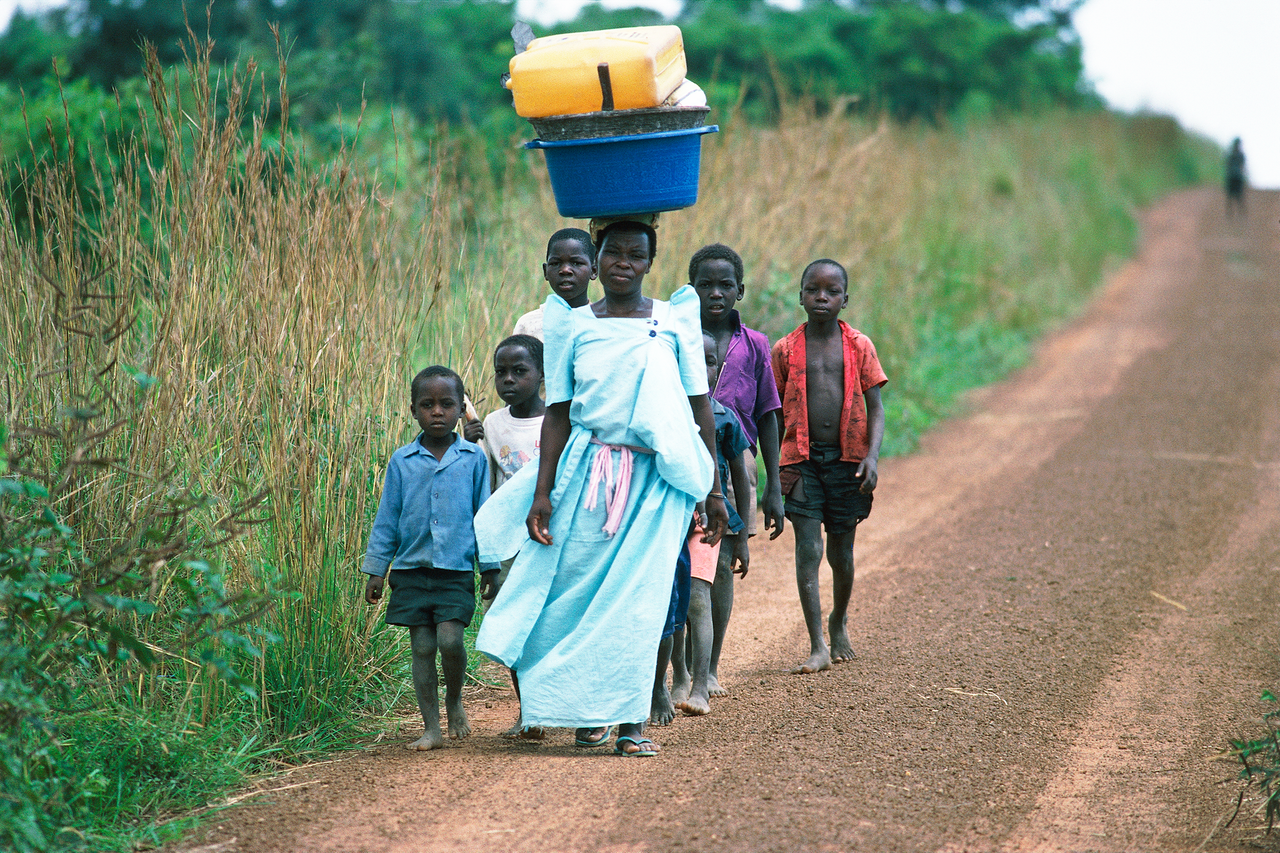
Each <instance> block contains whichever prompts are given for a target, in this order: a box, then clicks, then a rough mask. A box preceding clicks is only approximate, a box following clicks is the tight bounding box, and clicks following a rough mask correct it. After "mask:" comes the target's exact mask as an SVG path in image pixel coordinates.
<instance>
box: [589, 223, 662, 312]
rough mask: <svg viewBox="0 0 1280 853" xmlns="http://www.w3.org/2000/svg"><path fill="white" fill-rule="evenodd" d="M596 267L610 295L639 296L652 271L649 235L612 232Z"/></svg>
mask: <svg viewBox="0 0 1280 853" xmlns="http://www.w3.org/2000/svg"><path fill="white" fill-rule="evenodd" d="M596 264H597V267H598V269H599V276H600V283H601V284H602V285H604V289H605V292H606V293H607V294H608V295H609V296H613V297H615V298H616V297H625V296H634V295H637V294H639V293H640V291H641V287H642V285H643V283H644V276H645V273H647V272H649V235H647V234H645V233H644V232H643V231H641V232H634V233H630V232H625V231H624V232H622V233H618V232H614V231H611V232H610V233H608V234H606V235H605V238H604V244H603V245H602V246H601V247H600V253H599V255H598V256H597V257H596Z"/></svg>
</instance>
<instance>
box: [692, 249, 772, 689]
mask: <svg viewBox="0 0 1280 853" xmlns="http://www.w3.org/2000/svg"><path fill="white" fill-rule="evenodd" d="M743 277H744V269H743V265H742V258H741V257H740V256H739V255H738V253H737V252H735V251H734V250H733V249H730V248H729V247H728V246H726V245H724V244H722V243H712V244H711V245H709V246H703V247H702V248H701V249H699V250H698V251H696V252H694V254H693V257H692V258H691V259H690V260H689V283H690V284H691V285H693V288H694V290H696V291H697V293H698V300H699V301H700V302H701V304H702V329H703V331H704V332H706V333H707V334H708V335H710V336H711V338H712V339H713V340H714V341H715V343H716V359H717V361H718V362H719V363H720V364H721V365H722V367H721V369H720V377H719V379H718V380H717V381H716V386H715V387H714V388H712V389H711V396H712V398H713V399H715V400H718V401H719V402H720V403H722V404H723V405H724V406H725V407H726V408H728V409H730V410H731V411H733V413H734V414H736V415H737V416H738V420H739V421H740V422H741V424H742V431H743V432H744V433H745V434H746V437H747V441H749V442H751V447H750V448H749V449H748V450H747V451H746V453H744V454H743V461H744V462H745V463H746V467H747V475H748V481H749V488H750V489H751V501H750V505H751V507H752V508H753V511H752V512H751V513H750V514H749V515H748V517H746V518H744V519H743V521H745V522H746V527H745V528H744V529H743V530H742V531H741V532H739V533H737V534H726V536H731V535H737V536H754V535H755V533H756V514H755V512H754V507H755V505H756V496H755V490H756V470H757V469H756V460H755V451H756V445H757V443H758V444H759V448H760V455H761V456H763V457H764V471H765V488H764V500H763V501H762V504H763V510H764V526H765V529H766V530H771V531H772V532H771V533H770V534H769V538H770V539H777V538H778V536H779V535H780V534H781V533H782V525H783V506H782V486H781V484H780V483H779V481H778V441H779V436H780V435H781V432H780V430H779V424H780V418H781V413H782V401H781V399H780V398H779V397H778V386H777V384H776V383H775V381H774V378H773V368H772V367H771V365H770V349H769V339H768V338H766V337H765V336H764V335H763V334H761V333H760V332H757V331H756V330H755V329H749V328H747V327H746V326H744V325H743V324H742V320H741V318H740V317H739V315H738V312H737V311H736V310H734V307H733V306H734V303H736V302H737V301H738V300H739V299H741V298H742V297H743V295H744V291H745V288H744V285H743ZM725 491H726V493H727V496H728V500H729V503H730V504H732V502H733V500H734V496H733V493H732V489H731V487H730V485H729V484H725ZM734 551H735V549H734V548H733V547H732V540H730V542H729V543H728V545H726V546H725V547H722V548H721V549H720V562H719V564H718V565H717V567H716V579H715V583H714V584H712V587H711V621H712V627H713V636H712V641H711V671H710V677H709V679H708V686H709V688H710V693H711V695H712V696H724V695H725V693H726V692H727V691H726V690H725V689H724V688H723V687H721V686H720V681H719V678H718V673H719V667H720V649H721V646H722V645H723V644H724V637H725V630H726V629H727V628H728V625H729V616H730V614H731V613H732V612H733V581H734V577H733V576H734V568H733V565H732V563H733V554H734ZM737 573H739V574H741V575H742V576H743V577H746V574H747V564H746V562H743V563H742V565H740V566H738V567H737ZM682 662H683V661H682ZM673 663H674V661H673ZM682 669H683V667H681V666H679V665H677V666H675V667H674V670H675V671H674V673H673V677H672V688H673V690H672V695H673V698H677V699H684V698H686V697H687V695H688V691H689V676H688V671H687V670H685V671H684V673H683V677H681V670H682Z"/></svg>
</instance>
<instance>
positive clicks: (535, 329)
mask: <svg viewBox="0 0 1280 853" xmlns="http://www.w3.org/2000/svg"><path fill="white" fill-rule="evenodd" d="M511 334H513V335H533V336H534V337H535V338H537V339H538V340H543V337H542V307H541V306H539V307H537V308H534V309H533V310H532V311H530V312H529V313H527V314H521V315H520V319H519V320H516V326H515V328H514V329H512V330H511Z"/></svg>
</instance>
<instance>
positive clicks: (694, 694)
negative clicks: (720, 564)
mask: <svg viewBox="0 0 1280 853" xmlns="http://www.w3.org/2000/svg"><path fill="white" fill-rule="evenodd" d="M688 628H689V637H690V639H691V640H692V641H693V653H692V655H691V656H690V663H691V666H690V670H691V672H692V675H693V680H692V683H691V684H690V687H689V692H688V696H687V697H686V698H685V699H684V700H683V701H679V702H676V707H677V708H679V709H680V710H681V711H683V712H684V713H685V714H688V715H689V716H691V717H696V716H701V715H703V714H710V713H711V695H710V693H709V692H708V690H707V679H708V676H709V674H710V673H709V669H710V666H711V635H712V627H711V584H709V583H707V582H706V581H704V580H702V579H701V578H694V579H693V583H692V588H691V589H690V591H689V622H688Z"/></svg>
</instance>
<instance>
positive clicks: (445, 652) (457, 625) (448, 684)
mask: <svg viewBox="0 0 1280 853" xmlns="http://www.w3.org/2000/svg"><path fill="white" fill-rule="evenodd" d="M466 629H467V626H466V625H464V624H462V623H461V622H459V621H458V620H456V619H450V620H449V621H448V622H441V623H440V624H439V625H436V639H437V642H438V643H439V645H440V668H441V669H442V670H444V710H445V713H446V714H448V717H449V737H451V738H464V737H466V736H467V735H469V734H471V724H470V723H469V722H467V713H466V711H464V710H462V679H463V677H465V676H466V674H467V649H466V646H464V645H463V643H462V634H463V632H464V631H466ZM437 725H438V718H437Z"/></svg>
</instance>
